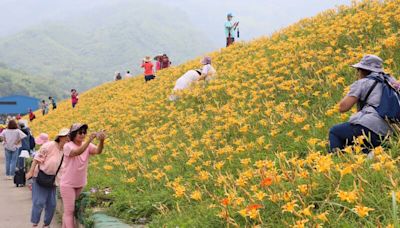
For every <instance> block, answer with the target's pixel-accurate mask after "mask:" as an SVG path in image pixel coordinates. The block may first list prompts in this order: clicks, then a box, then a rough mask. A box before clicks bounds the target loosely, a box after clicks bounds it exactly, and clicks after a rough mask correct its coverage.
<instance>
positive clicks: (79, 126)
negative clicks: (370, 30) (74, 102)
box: [69, 123, 89, 133]
mask: <svg viewBox="0 0 400 228" xmlns="http://www.w3.org/2000/svg"><path fill="white" fill-rule="evenodd" d="M88 128H89V126H88V125H87V124H81V123H74V124H72V126H71V129H70V130H69V133H72V132H75V131H78V130H80V129H85V130H87V129H88Z"/></svg>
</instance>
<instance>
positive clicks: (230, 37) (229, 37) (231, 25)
mask: <svg viewBox="0 0 400 228" xmlns="http://www.w3.org/2000/svg"><path fill="white" fill-rule="evenodd" d="M227 18H228V21H226V22H225V36H226V46H227V47H228V46H229V45H231V44H233V43H234V42H235V31H236V29H237V28H238V26H239V22H233V21H232V19H233V15H232V13H228V15H227Z"/></svg>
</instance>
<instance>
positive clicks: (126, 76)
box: [125, 70, 132, 79]
mask: <svg viewBox="0 0 400 228" xmlns="http://www.w3.org/2000/svg"><path fill="white" fill-rule="evenodd" d="M131 77H132V74H131V72H130V71H129V70H128V71H126V74H125V79H128V78H131Z"/></svg>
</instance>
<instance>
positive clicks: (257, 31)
mask: <svg viewBox="0 0 400 228" xmlns="http://www.w3.org/2000/svg"><path fill="white" fill-rule="evenodd" d="M124 1H137V2H140V1H143V0H0V36H6V35H10V34H13V33H17V32H19V31H22V30H24V29H27V28H30V27H32V26H37V25H39V24H42V23H45V22H54V21H59V20H69V19H73V18H74V17H76V16H79V15H82V14H85V13H86V12H88V11H93V10H96V8H99V7H103V8H104V7H107V6H108V5H115V4H118V3H119V2H124ZM146 1H147V2H153V3H154V7H163V4H167V5H169V6H173V7H176V8H179V9H180V10H181V11H182V12H184V13H186V14H187V15H188V16H189V17H190V19H191V22H192V23H193V26H195V27H198V29H199V30H201V32H203V33H205V34H207V35H208V38H209V39H211V40H213V41H214V42H216V43H218V45H220V44H221V43H223V39H224V33H223V23H224V21H225V20H226V14H227V13H228V12H231V13H233V14H234V15H235V16H236V17H235V20H239V21H240V23H241V26H240V30H241V37H242V39H245V40H250V39H253V38H255V37H258V36H261V35H269V34H271V33H272V32H274V31H276V30H278V29H280V28H282V27H285V26H287V25H289V24H291V23H293V22H295V21H297V20H299V19H301V18H304V17H310V16H313V15H316V14H317V13H319V12H321V11H323V10H326V9H329V8H333V7H335V6H337V5H341V4H349V3H350V0H323V1H321V0H168V1H155V0H146ZM109 13H118V12H109ZM193 35H196V34H193Z"/></svg>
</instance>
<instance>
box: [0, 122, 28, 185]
mask: <svg viewBox="0 0 400 228" xmlns="http://www.w3.org/2000/svg"><path fill="white" fill-rule="evenodd" d="M25 137H27V135H26V134H25V133H23V132H22V131H21V130H20V129H18V124H17V122H16V121H15V120H10V121H9V122H8V125H7V129H5V130H3V131H2V132H1V133H0V139H1V140H2V141H3V145H4V149H5V155H6V161H5V162H6V178H7V179H8V180H12V178H13V176H14V175H15V168H16V165H17V160H18V149H19V148H20V147H21V146H22V139H23V138H25Z"/></svg>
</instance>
